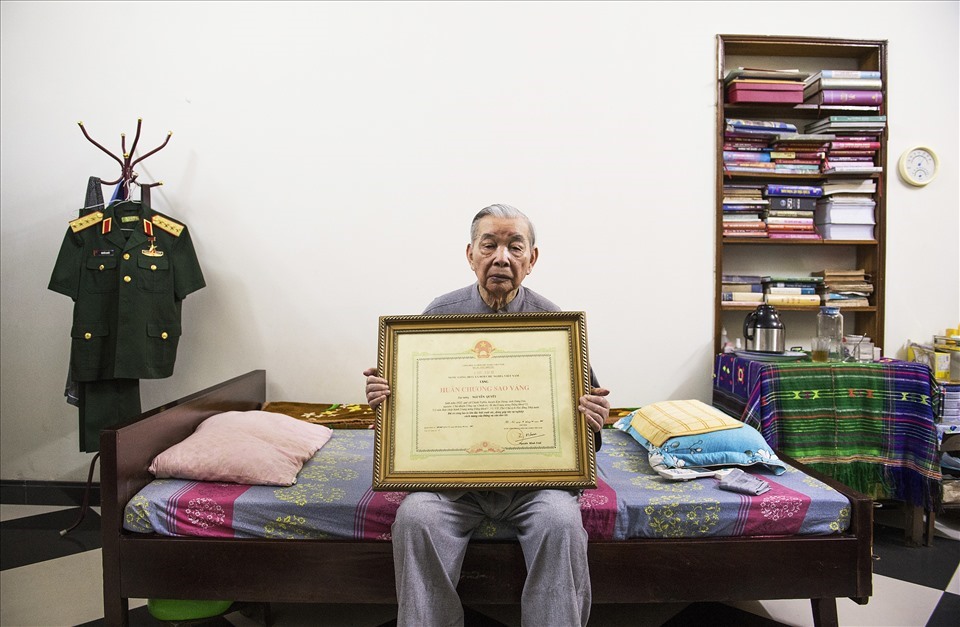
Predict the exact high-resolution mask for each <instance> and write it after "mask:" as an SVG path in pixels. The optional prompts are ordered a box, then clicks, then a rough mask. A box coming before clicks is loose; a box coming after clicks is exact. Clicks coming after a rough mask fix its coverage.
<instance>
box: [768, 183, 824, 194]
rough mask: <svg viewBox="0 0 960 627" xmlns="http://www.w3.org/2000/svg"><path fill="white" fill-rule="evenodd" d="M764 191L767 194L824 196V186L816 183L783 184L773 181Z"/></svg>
mask: <svg viewBox="0 0 960 627" xmlns="http://www.w3.org/2000/svg"><path fill="white" fill-rule="evenodd" d="M764 193H765V194H766V195H767V196H805V197H808V198H819V197H820V196H823V188H822V187H818V186H816V185H781V184H776V183H771V184H769V185H767V186H766V189H765V191H764Z"/></svg>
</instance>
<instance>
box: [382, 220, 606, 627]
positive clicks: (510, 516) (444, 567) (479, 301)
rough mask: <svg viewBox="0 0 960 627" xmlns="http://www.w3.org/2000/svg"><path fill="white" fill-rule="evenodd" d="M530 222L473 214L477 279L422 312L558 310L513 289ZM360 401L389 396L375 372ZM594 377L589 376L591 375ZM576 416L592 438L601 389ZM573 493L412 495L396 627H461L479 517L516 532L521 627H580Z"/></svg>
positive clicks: (524, 266)
mask: <svg viewBox="0 0 960 627" xmlns="http://www.w3.org/2000/svg"><path fill="white" fill-rule="evenodd" d="M538 255H539V251H538V250H537V247H536V239H535V234H534V229H533V224H532V223H531V222H530V219H529V218H527V216H526V215H524V214H523V213H522V212H521V211H519V210H518V209H516V208H514V207H511V206H509V205H491V206H489V207H486V208H485V209H483V210H481V211H480V212H479V213H478V214H477V215H476V216H475V217H474V218H473V223H472V224H471V227H470V243H469V244H467V262H468V263H469V264H470V269H471V270H473V271H474V273H475V274H476V275H477V282H476V283H474V284H473V285H470V286H468V287H465V288H463V289H459V290H455V291H453V292H450V293H448V294H444V295H442V296H439V297H437V298H436V299H434V300H433V302H432V303H430V305H429V306H428V307H427V308H426V310H424V312H423V313H424V314H481V313H488V314H489V313H515V312H526V311H534V312H535V311H560V308H559V307H558V306H557V305H555V304H553V303H552V302H551V301H549V300H547V299H546V298H544V297H543V296H540V295H539V294H537V293H536V292H534V291H533V290H531V289H528V288H525V287H522V285H521V283H523V280H524V279H525V278H526V277H527V275H528V274H530V272H532V271H533V267H534V265H535V264H536V263H537V257H538ZM363 374H364V376H365V377H366V394H367V402H368V403H370V406H371V407H373V408H376V407H378V406H379V405H380V403H382V402H383V401H384V399H386V397H387V396H388V395H389V394H390V389H389V386H388V384H387V381H386V380H385V379H383V378H381V377H379V376H377V375H378V373H377V370H376V368H368V369H367V370H365V371H364V373H363ZM591 376H592V372H591ZM592 384H593V386H595V387H593V388H592V389H591V390H590V392H591V393H590V394H585V395H584V396H583V397H581V398H580V404H579V411H580V413H581V414H582V415H583V416H584V419H585V420H586V421H587V424H588V425H589V426H590V428H591V429H592V430H593V431H594V432H596V434H597V435H596V438H597V445H598V446H599V442H600V429H601V428H602V427H603V424H604V422H605V420H606V418H607V416H608V415H609V412H610V404H609V402H608V401H607V399H606V398H605V396H607V395H608V394H609V391H608V390H606V389H603V388H599V387H596V386H597V385H598V384H597V383H596V381H595V380H594V381H593V382H592ZM578 497H579V493H578V492H577V491H576V490H488V491H444V492H413V493H411V494H409V495H408V496H407V497H406V498H405V499H404V501H403V503H402V504H401V505H400V508H399V510H398V511H397V517H396V521H395V522H394V524H393V528H392V532H393V559H394V567H395V570H396V579H397V599H398V602H399V615H398V621H397V622H398V627H405V626H410V627H412V626H417V627H420V626H430V627H432V626H435V625H436V626H439V625H444V626H446V625H462V624H463V608H462V606H461V604H460V598H459V596H458V595H457V589H456V588H457V582H458V581H459V579H460V567H461V564H462V563H463V556H464V553H465V551H466V549H467V544H468V542H469V541H470V537H471V535H472V534H473V531H474V529H476V528H477V526H478V525H479V524H480V523H481V522H483V520H484V519H485V518H491V519H493V520H499V521H504V522H507V523H510V524H512V525H514V526H516V528H517V539H518V540H519V541H520V545H521V547H522V549H523V556H524V561H525V562H526V565H527V578H526V582H525V584H524V588H523V595H522V598H521V612H522V620H523V624H524V625H531V626H550V627H565V626H571V627H572V626H575V625H586V624H587V619H588V618H589V616H590V600H591V592H590V574H589V571H588V568H587V533H586V531H584V529H583V523H582V519H581V517H580V506H579V502H578Z"/></svg>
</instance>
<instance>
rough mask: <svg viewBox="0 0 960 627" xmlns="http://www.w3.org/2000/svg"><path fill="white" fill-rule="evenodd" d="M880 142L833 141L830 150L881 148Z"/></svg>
mask: <svg viewBox="0 0 960 627" xmlns="http://www.w3.org/2000/svg"><path fill="white" fill-rule="evenodd" d="M879 149H880V142H874V141H836V140H834V141H832V142H830V150H831V151H833V150H879Z"/></svg>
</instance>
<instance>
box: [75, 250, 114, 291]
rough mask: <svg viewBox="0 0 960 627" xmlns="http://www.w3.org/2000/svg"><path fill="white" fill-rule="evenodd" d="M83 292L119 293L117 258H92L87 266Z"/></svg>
mask: <svg viewBox="0 0 960 627" xmlns="http://www.w3.org/2000/svg"><path fill="white" fill-rule="evenodd" d="M80 289H81V291H84V292H88V293H91V292H92V293H103V292H116V291H117V258H116V257H90V258H88V259H87V263H86V264H85V268H84V273H83V279H82V281H81V285H80Z"/></svg>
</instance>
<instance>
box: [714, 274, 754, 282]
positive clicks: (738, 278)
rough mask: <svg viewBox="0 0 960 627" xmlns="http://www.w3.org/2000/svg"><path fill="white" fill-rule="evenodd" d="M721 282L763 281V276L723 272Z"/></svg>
mask: <svg viewBox="0 0 960 627" xmlns="http://www.w3.org/2000/svg"><path fill="white" fill-rule="evenodd" d="M720 282H721V283H762V282H763V277H762V276H760V275H759V274H721V275H720Z"/></svg>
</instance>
